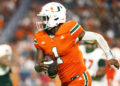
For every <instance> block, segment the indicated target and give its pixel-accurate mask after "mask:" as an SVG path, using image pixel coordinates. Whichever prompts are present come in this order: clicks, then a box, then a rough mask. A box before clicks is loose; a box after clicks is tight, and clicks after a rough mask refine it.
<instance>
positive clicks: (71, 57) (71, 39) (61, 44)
mask: <svg viewBox="0 0 120 86" xmlns="http://www.w3.org/2000/svg"><path fill="white" fill-rule="evenodd" d="M36 24H37V27H38V29H39V31H38V32H37V33H36V34H35V37H34V44H35V46H36V48H37V56H36V57H37V61H36V64H37V67H39V68H40V69H41V71H47V65H46V64H44V56H45V55H48V56H51V57H52V58H54V59H56V61H57V63H58V75H59V77H60V80H61V82H62V86H91V77H90V75H89V73H88V71H87V70H86V69H87V68H86V66H85V65H84V62H83V56H82V52H81V51H80V50H79V48H78V47H79V43H78V42H76V39H77V38H79V41H81V40H96V41H97V43H98V44H99V46H100V47H101V48H102V49H103V50H104V52H105V54H106V56H107V58H108V59H109V65H110V66H111V65H114V66H115V67H116V68H119V64H118V61H117V60H116V59H113V56H112V53H111V50H110V48H109V46H108V44H107V42H106V41H105V40H104V38H103V37H102V36H101V35H100V34H97V33H94V32H89V31H85V30H84V29H83V28H82V26H81V25H80V24H78V22H76V21H74V20H71V21H66V8H65V7H64V6H63V5H62V4H60V3H57V2H50V3H48V4H46V5H44V6H43V7H42V9H41V11H40V12H39V13H38V14H37V22H36ZM38 65H39V66H38Z"/></svg>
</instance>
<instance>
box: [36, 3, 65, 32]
mask: <svg viewBox="0 0 120 86" xmlns="http://www.w3.org/2000/svg"><path fill="white" fill-rule="evenodd" d="M64 22H66V8H65V7H64V6H63V5H62V4H60V3H57V2H50V3H48V4H46V5H44V6H43V7H42V9H41V11H40V12H39V13H38V14H37V22H36V25H37V28H42V29H44V30H45V29H49V30H50V29H51V28H53V27H55V26H57V25H58V24H60V23H64Z"/></svg>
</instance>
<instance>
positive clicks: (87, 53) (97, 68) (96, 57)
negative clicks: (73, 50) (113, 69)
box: [79, 40, 108, 86]
mask: <svg viewBox="0 0 120 86" xmlns="http://www.w3.org/2000/svg"><path fill="white" fill-rule="evenodd" d="M79 49H80V50H81V51H82V53H83V58H84V63H85V65H86V67H87V68H88V72H89V73H90V75H91V77H92V86H108V83H107V77H106V75H105V74H106V60H105V58H106V57H105V55H104V52H103V51H102V50H101V49H100V48H98V47H97V44H96V41H94V40H93V41H85V42H84V43H83V45H80V46H79Z"/></svg>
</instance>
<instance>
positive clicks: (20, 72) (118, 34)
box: [0, 0, 120, 86]
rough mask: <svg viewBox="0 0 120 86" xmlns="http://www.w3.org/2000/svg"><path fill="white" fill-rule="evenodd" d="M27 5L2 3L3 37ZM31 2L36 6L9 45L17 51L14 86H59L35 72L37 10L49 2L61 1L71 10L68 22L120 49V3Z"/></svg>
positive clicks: (79, 0) (7, 0)
mask: <svg viewBox="0 0 120 86" xmlns="http://www.w3.org/2000/svg"><path fill="white" fill-rule="evenodd" d="M24 1H26V0H0V36H1V37H2V35H3V32H5V29H7V28H6V27H7V25H9V23H10V22H11V20H12V18H13V17H15V16H14V15H15V13H16V12H17V11H18V9H19V8H20V6H21V4H22V3H24ZM29 1H30V2H32V3H30V6H29V7H28V8H29V9H27V12H26V13H25V15H24V17H22V18H20V19H19V23H18V25H17V26H16V27H15V30H10V29H9V31H12V34H11V35H12V36H11V38H10V39H9V40H7V41H5V43H8V44H10V45H11V46H12V48H13V61H14V62H13V64H14V65H13V67H12V71H13V73H12V74H11V78H12V80H13V84H14V86H57V85H56V84H57V83H55V80H51V79H49V78H48V77H47V76H46V75H45V74H43V73H40V74H37V73H36V72H35V70H34V57H35V56H34V53H35V48H34V44H33V34H34V33H35V31H37V29H36V28H35V26H34V22H35V20H34V16H35V14H36V12H37V10H38V9H39V8H40V7H41V6H43V5H44V4H45V3H47V2H51V1H57V2H60V3H62V4H63V5H64V6H65V7H66V8H67V9H68V20H69V19H73V20H77V21H78V22H79V23H80V24H81V25H82V26H83V28H84V29H86V30H90V31H94V32H100V33H101V34H103V35H104V37H105V38H106V40H108V43H109V45H110V47H111V48H113V47H118V48H120V0H29ZM29 1H28V2H29ZM22 10H24V9H22ZM20 15H22V13H21V14H20ZM14 24H15V23H14ZM14 24H13V25H14ZM6 35H7V34H6ZM4 38H6V37H4ZM1 43H2V41H1Z"/></svg>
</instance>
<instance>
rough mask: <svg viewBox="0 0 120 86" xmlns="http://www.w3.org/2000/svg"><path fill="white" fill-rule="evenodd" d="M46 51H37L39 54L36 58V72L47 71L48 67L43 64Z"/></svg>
mask: <svg viewBox="0 0 120 86" xmlns="http://www.w3.org/2000/svg"><path fill="white" fill-rule="evenodd" d="M44 56H45V54H44V51H43V50H41V49H37V53H36V56H35V70H36V71H37V72H42V71H47V66H46V65H45V64H44V63H43V62H44V61H45V59H44Z"/></svg>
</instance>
